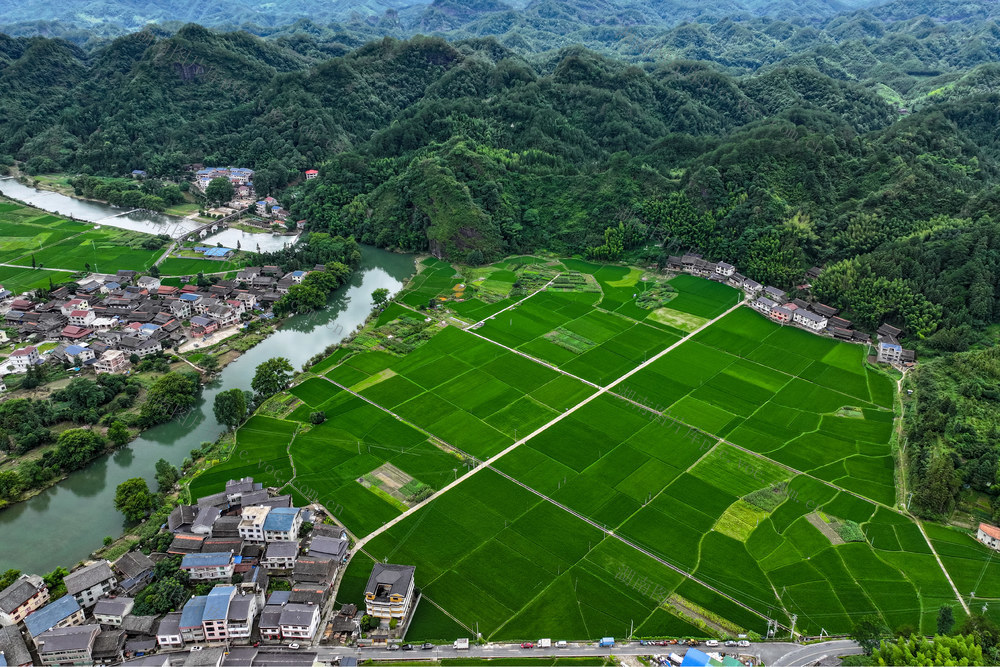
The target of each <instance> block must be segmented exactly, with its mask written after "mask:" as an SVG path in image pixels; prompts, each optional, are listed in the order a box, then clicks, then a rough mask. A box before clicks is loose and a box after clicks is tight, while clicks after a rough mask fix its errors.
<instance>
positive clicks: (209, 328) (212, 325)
mask: <svg viewBox="0 0 1000 667" xmlns="http://www.w3.org/2000/svg"><path fill="white" fill-rule="evenodd" d="M190 321H191V334H192V335H194V336H207V335H209V334H211V333H214V332H215V331H216V329H218V328H219V323H218V322H216V321H215V320H214V319H212V318H211V317H206V316H205V315H195V316H194V317H192V318H191V320H190Z"/></svg>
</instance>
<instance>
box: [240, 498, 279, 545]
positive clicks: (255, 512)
mask: <svg viewBox="0 0 1000 667" xmlns="http://www.w3.org/2000/svg"><path fill="white" fill-rule="evenodd" d="M270 511H271V508H270V507H260V506H255V507H244V508H243V511H242V512H241V516H242V517H243V518H242V520H241V521H240V525H239V529H238V530H239V533H240V537H242V538H243V539H244V540H246V541H247V542H249V543H250V544H264V521H265V520H266V519H267V515H268V513H269V512H270Z"/></svg>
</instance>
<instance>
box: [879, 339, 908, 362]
mask: <svg viewBox="0 0 1000 667" xmlns="http://www.w3.org/2000/svg"><path fill="white" fill-rule="evenodd" d="M877 358H878V361H880V362H881V363H883V364H898V363H899V362H900V361H901V360H902V358H903V346H902V345H897V344H894V343H879V344H878V357H877Z"/></svg>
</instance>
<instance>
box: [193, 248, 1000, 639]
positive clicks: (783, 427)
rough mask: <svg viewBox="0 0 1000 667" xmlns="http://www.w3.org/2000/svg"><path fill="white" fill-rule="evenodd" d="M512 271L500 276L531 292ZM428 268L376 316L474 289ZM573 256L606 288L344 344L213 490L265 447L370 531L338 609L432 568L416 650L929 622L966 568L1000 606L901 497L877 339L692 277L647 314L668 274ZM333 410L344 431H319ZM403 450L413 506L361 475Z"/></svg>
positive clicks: (993, 573)
mask: <svg viewBox="0 0 1000 667" xmlns="http://www.w3.org/2000/svg"><path fill="white" fill-rule="evenodd" d="M518 261H519V262H521V264H518V263H516V262H515V263H511V264H500V265H496V266H495V267H494V268H495V272H496V273H498V274H500V275H499V276H498V277H497V278H496V279H495V281H494V279H493V277H492V274H489V275H487V276H486V277H485V279H483V280H482V282H484V283H485V282H488V281H494V282H495V283H497V284H500V283H503V282H504V280H505V279H507V278H510V275H508V274H513V275H514V280H513V281H511V282H510V284H511V285H512V286H513V285H514V284H516V282H517V280H518V275H519V274H518V273H517V271H518V270H519V267H521V266H522V265H523V259H521V258H519V259H518ZM426 269H427V270H426V271H424V272H423V273H421V274H420V276H424V279H423V280H421V279H420V276H418V279H417V280H415V281H414V283H413V285H414V286H415V287H414V288H413V289H410V290H409V291H407V292H406V293H405V294H403V297H402V298H401V301H402V304H399V303H397V304H394V305H393V306H392V307H391V308H390V309H387V310H386V311H385V312H384V313H383V314H382V315H381V316H380V317H379V318H378V319H379V322H378V324H379V325H381V324H384V323H385V321H388V320H389V319H391V318H394V317H398V316H405V315H409V316H413V311H412V310H410V306H412V305H417V306H419V305H423V304H425V303H426V302H427V301H428V300H431V299H440V298H441V294H447V293H448V291H452V292H454V287H455V285H453V284H451V283H455V284H458V285H460V284H462V283H461V282H460V281H461V280H462V276H461V275H457V274H456V270H455V269H454V268H453V267H451V266H447V265H443V263H441V262H438V261H437V260H431V261H429V262H427V266H426ZM561 270H562V271H569V272H576V273H577V274H581V275H585V276H589V278H588V279H587V281H585V282H588V284H596V285H599V286H600V290H601V291H600V292H596V291H591V290H587V289H579V290H563V289H555V288H552V289H546V290H542V291H539V292H538V293H535V294H533V295H531V296H528V297H527V298H524V297H522V296H519V295H515V296H506V297H504V296H503V295H502V293H501V297H502V298H500V300H499V301H491V302H489V303H487V301H486V300H483V299H479V297H478V296H477V297H476V298H475V299H470V300H469V301H476V300H478V301H479V302H478V303H471V304H469V305H465V306H460V305H459V304H467V303H468V302H467V301H457V302H456V301H454V300H449V301H448V303H454V304H455V306H456V307H454V308H453V310H454V311H455V314H454V315H453V316H452V317H450V318H447V319H445V320H444V321H442V322H441V324H440V325H435V327H436V328H437V329H439V331H438V332H437V333H436V334H435V335H434V336H433V337H432V338H430V340H429V341H427V342H426V343H424V344H422V345H421V346H419V347H417V348H416V349H415V350H413V351H412V352H410V353H409V354H406V355H403V356H397V355H392V354H388V353H386V352H384V351H378V350H375V351H368V352H362V353H356V352H352V353H349V352H348V351H346V350H343V349H341V350H338V351H337V352H336V353H335V354H334V355H331V357H328V358H327V359H325V360H324V361H322V362H320V363H319V364H317V365H316V366H315V367H314V368H313V369H312V370H313V373H312V375H311V376H310V377H308V378H307V379H305V380H304V381H302V382H301V383H300V384H298V385H296V386H295V387H294V388H292V390H291V395H292V396H294V397H295V400H297V401H300V403H299V404H298V407H296V408H295V409H294V410H292V411H291V412H290V413H289V414H288V415H287V416H286V417H285V419H284V420H270V421H266V422H258V420H260V419H262V418H260V417H258V418H255V419H254V420H252V421H251V422H249V423H248V425H247V426H245V427H244V428H243V429H241V431H240V433H239V436H238V438H239V443H240V444H239V447H238V449H237V453H236V454H234V456H233V457H232V458H231V459H230V461H229V462H227V463H224V464H222V465H220V466H219V467H217V468H215V469H213V470H212V471H211V472H210V473H209V474H208V475H205V476H203V477H201V478H197V479H196V481H195V484H194V489H193V490H194V492H195V495H198V494H199V492H204V493H208V492H210V491H211V490H213V489H214V488H215V487H216V486H217V485H218V483H219V482H220V481H221V480H223V479H228V478H229V477H232V476H238V475H245V474H253V475H255V476H259V475H260V472H258V471H257V470H256V469H255V468H254V466H257V465H258V461H267V462H269V463H270V465H272V466H273V468H274V470H275V471H280V472H278V473H277V474H278V475H287V477H286V478H284V479H281V480H278V481H283V482H287V481H288V480H291V483H290V484H289V487H288V488H289V489H290V490H292V491H293V492H296V493H301V492H302V489H303V487H304V486H307V487H308V488H309V489H310V490H311V491H312V494H307V495H315V496H316V497H317V498H318V499H319V500H320V501H321V502H323V503H324V504H325V505H326V506H327V507H328V508H333V507H337V508H339V511H338V518H339V519H341V520H342V521H343V522H344V523H345V525H346V526H347V528H348V529H349V530H350V531H352V533H353V534H354V535H356V536H357V537H358V538H359V539H361V546H362V551H361V552H360V553H358V554H357V555H356V556H355V557H354V559H353V560H352V562H351V564H350V566H349V568H348V570H347V572H346V575H345V579H344V583H343V585H342V588H341V591H340V594H339V596H338V597H339V599H340V600H342V601H344V602H350V601H354V602H357V601H358V598H359V594H358V591H359V590H360V588H362V587H363V585H364V582H365V580H366V579H367V575H368V572H369V571H370V568H371V563H372V561H373V559H377V560H383V559H387V560H388V561H389V562H397V563H408V564H414V565H416V568H417V569H416V572H417V574H416V577H417V585H418V586H419V587H420V588H421V590H422V592H423V595H424V601H423V602H421V605H420V608H419V610H418V613H417V616H416V618H415V620H414V624H413V626H412V627H411V629H410V634H409V635H408V639H411V640H422V639H447V638H453V637H455V636H459V635H467V634H468V633H469V631H470V630H471V629H473V628H476V627H478V629H479V631H480V632H482V634H483V635H484V636H485V637H488V638H492V639H530V638H534V637H538V636H550V635H551V636H559V637H565V638H580V639H582V638H593V637H597V636H603V635H612V636H621V635H627V634H628V630H629V626H630V624H632V623H634V627H635V628H636V631H635V634H636V636H663V635H675V636H676V635H690V634H695V635H703V636H704V635H709V634H713V633H718V632H719V630H718V628H719V627H720V626H721V627H722V628H725V629H727V630H728V631H731V632H734V633H735V632H737V631H754V632H763V631H764V629H765V627H766V625H767V620H768V619H776V620H777V621H778V622H779V623H780V624H782V626H784V627H785V628H789V627H791V625H792V622H793V621H792V618H793V617H794V618H795V619H796V620H795V627H796V629H797V630H798V631H801V632H804V633H808V634H818V633H819V632H820V631H821V630H826V631H827V632H829V633H837V632H845V631H849V630H850V628H851V626H852V625H853V622H854V621H856V620H857V619H858V618H859V617H861V616H864V615H868V614H875V615H878V616H880V617H881V618H883V619H884V620H885V622H886V623H887V624H888V625H889V627H892V628H898V627H902V626H905V625H911V626H913V627H915V628H919V629H920V630H921V631H923V632H933V630H934V620H935V616H936V614H937V610H938V608H939V607H940V605H942V604H946V603H947V604H956V603H957V600H956V597H957V591H956V589H955V587H954V586H953V585H952V584H951V583H950V582H949V580H948V578H947V577H946V572H947V573H948V574H949V575H950V576H951V577H952V578H953V579H954V580H955V581H956V584H957V585H958V588H959V590H962V591H963V593H967V592H968V591H969V590H977V591H978V592H977V595H981V596H985V597H993V596H998V595H1000V591H997V590H994V589H995V588H996V584H995V582H996V581H997V580H998V577H997V574H1000V570H998V569H997V568H998V567H1000V566H997V565H993V564H992V563H991V562H990V561H989V556H990V554H988V553H987V551H988V550H986V549H985V548H980V547H977V546H976V544H975V543H974V541H973V540H971V539H970V538H969V536H968V535H966V534H963V533H958V532H955V531H950V530H946V529H943V528H934V527H930V526H929V527H928V531H929V538H930V539H929V542H928V540H925V539H924V537H923V535H922V534H921V532H920V529H919V528H918V526H917V525H916V524H915V523H914V522H913V521H912V520H911V519H910V518H909V517H907V516H905V515H904V514H902V513H901V512H899V511H898V510H897V498H896V491H895V484H894V465H893V456H892V441H893V437H894V431H893V419H894V415H893V412H892V407H893V400H894V390H895V387H894V382H893V380H892V379H891V378H889V377H888V376H887V375H884V374H883V373H881V372H880V371H878V370H876V369H873V368H871V367H868V366H866V365H865V363H864V353H865V350H864V348H863V347H861V346H855V345H849V344H846V343H839V342H835V341H833V340H831V339H826V338H821V337H818V336H815V335H812V334H809V333H806V332H804V331H800V330H798V329H793V328H788V327H784V328H782V327H779V326H777V325H775V324H773V323H771V322H769V321H767V320H765V319H764V318H762V317H761V316H759V315H758V314H757V313H756V312H754V311H751V310H750V309H749V308H741V307H736V304H738V303H739V299H740V296H741V295H740V294H739V293H737V292H736V291H735V290H732V289H730V288H728V287H726V286H724V285H720V284H717V283H712V282H709V281H703V280H700V279H695V278H690V277H687V276H681V277H677V278H674V279H673V280H671V281H670V285H671V287H672V288H673V289H674V290H675V291H676V292H677V294H676V296H673V297H672V298H671V299H670V300H669V302H667V304H666V305H665V307H663V308H658V309H656V311H655V312H658V313H660V316H659V317H658V318H656V319H655V320H652V319H651V318H650V317H649V316H650V314H651V313H652V312H654V311H653V310H646V309H643V308H641V307H639V306H637V305H636V297H637V296H638V295H639V294H640V293H641V292H642V291H644V290H646V289H650V288H651V287H652V286H653V285H654V284H656V282H655V280H654V279H652V278H650V279H649V280H647V281H643V280H642V278H643V275H642V272H641V271H639V270H637V269H629V268H626V267H608V266H597V265H592V264H589V263H586V262H581V261H578V260H566V261H563V262H562V267H561ZM425 274H427V275H426V276H425ZM456 276H457V277H456ZM576 282H577V284H581V285H582V284H583V282H580V281H576ZM497 289H499V288H497ZM421 290H423V291H421ZM512 292H513V288H512ZM413 295H419V299H417V298H416V297H414V298H412V299H410V300H411V301H413V302H414V303H413V304H411V303H409V302H408V301H407V299H406V297H408V296H413ZM446 298H447V297H446ZM522 299H523V300H522ZM515 304H516V305H515ZM463 310H464V311H465V312H462V311H463ZM667 311H670V312H667ZM674 313H676V315H674ZM686 316H690V318H695V319H690V318H688V319H686ZM457 318H463V319H464V320H465V321H466V322H467V324H466V325H465V326H464V327H463V326H459V322H458V319H457ZM664 321H674V322H677V323H680V324H684V325H685V328H675V327H672V326H670V325H667V324H663V322H664ZM581 341H582V342H581ZM318 409H322V410H324V411H325V412H326V414H327V418H328V421H327V422H326V423H324V424H323V425H321V426H318V427H315V426H311V425H309V424H308V416H309V413H310V412H311V411H314V410H318ZM271 422H278V423H282V424H285V426H282V427H281V429H283V430H282V431H281V433H283V434H284V435H281V434H279V433H278V430H277V429H278V427H277V426H276V425H274V424H271ZM244 431H247V433H244ZM264 432H266V433H269V434H271V435H268V436H266V437H264V436H261V435H259V434H261V433H264ZM268 443H269V444H268ZM279 461H283V463H279ZM386 462H388V463H391V464H392V465H393V466H395V467H397V468H399V469H400V470H401V471H403V472H405V473H406V474H407V475H409V476H411V477H412V478H413V479H414V480H418V481H419V482H421V483H423V484H425V485H427V486H429V487H431V488H433V489H435V490H439V491H440V490H442V489H446V490H444V492H440V493H437V494H435V495H434V496H433V497H431V498H430V499H429V500H427V501H425V502H423V503H421V504H419V505H417V506H415V507H414V508H413V509H407V510H405V514H401V512H403V508H402V507H400V506H399V503H398V501H397V502H393V501H392V499H389V498H386V497H384V495H380V493H379V492H380V489H378V488H375V489H372V488H368V487H367V486H366V485H365V484H364V483H362V482H363V481H364V480H365V479H366V478H365V475H369V474H370V473H371V472H372V471H373V470H375V469H376V468H378V467H379V466H380V465H382V464H383V463H386ZM404 507H405V506H404ZM932 546H933V547H934V549H935V550H936V551H937V553H938V554H939V555H940V557H941V562H942V565H939V564H938V561H937V559H936V557H935V555H934V552H933V551H932ZM956 609H958V607H956ZM699 617H700V619H702V620H703V619H706V618H708V619H712V623H713V625H712V626H711V627H708V626H700V625H699ZM713 628H714V629H713Z"/></svg>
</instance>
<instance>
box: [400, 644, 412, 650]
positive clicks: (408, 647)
mask: <svg viewBox="0 0 1000 667" xmlns="http://www.w3.org/2000/svg"><path fill="white" fill-rule="evenodd" d="M402 649H403V650H404V651H412V650H413V644H403V646H402Z"/></svg>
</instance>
